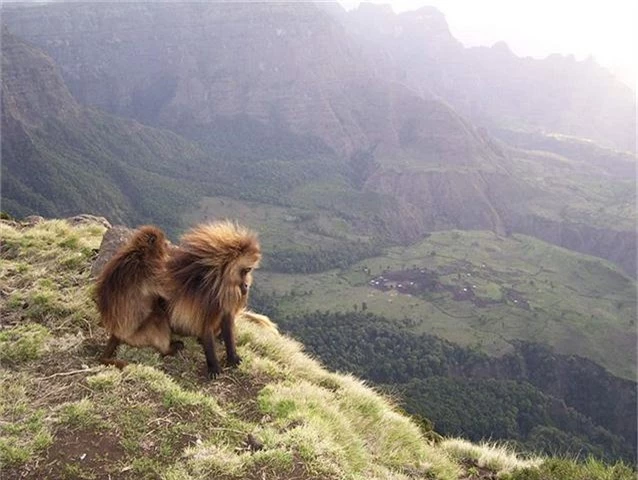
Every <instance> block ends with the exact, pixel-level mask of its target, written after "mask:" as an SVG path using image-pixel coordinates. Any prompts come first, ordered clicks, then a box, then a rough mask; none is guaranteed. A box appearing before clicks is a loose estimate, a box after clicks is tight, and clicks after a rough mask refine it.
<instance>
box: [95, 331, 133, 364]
mask: <svg viewBox="0 0 638 480" xmlns="http://www.w3.org/2000/svg"><path fill="white" fill-rule="evenodd" d="M120 343H121V342H120V339H119V338H117V337H116V336H115V335H111V336H110V337H109V341H108V342H107V344H106V348H105V349H104V353H103V354H102V357H101V358H100V363H102V364H103V365H114V366H115V367H117V368H119V369H120V370H122V369H123V368H124V367H126V366H127V365H128V363H127V362H125V361H124V360H118V359H117V358H115V352H116V351H117V347H119V345H120Z"/></svg>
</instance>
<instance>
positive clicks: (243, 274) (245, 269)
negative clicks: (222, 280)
mask: <svg viewBox="0 0 638 480" xmlns="http://www.w3.org/2000/svg"><path fill="white" fill-rule="evenodd" d="M251 271H252V268H243V269H242V270H241V274H242V276H246V275H248V274H249V273H250V272H251Z"/></svg>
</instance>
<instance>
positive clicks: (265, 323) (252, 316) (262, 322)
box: [239, 310, 279, 334]
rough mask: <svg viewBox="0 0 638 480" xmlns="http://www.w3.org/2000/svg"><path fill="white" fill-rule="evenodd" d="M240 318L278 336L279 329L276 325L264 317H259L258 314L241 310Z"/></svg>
mask: <svg viewBox="0 0 638 480" xmlns="http://www.w3.org/2000/svg"><path fill="white" fill-rule="evenodd" d="M239 316H240V317H241V318H244V319H246V320H248V321H249V322H252V323H254V324H256V325H259V326H260V327H263V328H266V329H268V330H270V331H272V332H275V333H276V334H279V329H278V328H277V324H275V323H274V322H273V321H272V320H270V318H268V317H267V316H266V315H261V314H259V313H255V312H253V311H251V310H242V311H241V313H240V314H239Z"/></svg>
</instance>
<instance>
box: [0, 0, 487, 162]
mask: <svg viewBox="0 0 638 480" xmlns="http://www.w3.org/2000/svg"><path fill="white" fill-rule="evenodd" d="M6 18H7V21H8V23H9V24H10V25H11V28H12V29H13V30H14V31H15V32H16V33H18V34H19V35H20V36H22V37H23V38H25V39H27V40H29V41H31V42H33V43H35V44H37V45H38V46H40V47H41V48H42V49H44V50H45V51H46V52H47V53H48V54H49V55H51V56H52V57H53V58H54V59H55V61H56V62H57V64H58V65H59V66H60V69H61V71H62V74H63V76H64V78H65V80H66V82H67V84H68V85H69V88H70V90H71V91H72V92H73V94H74V95H75V97H76V98H77V99H78V100H79V101H80V102H82V103H85V104H90V105H94V106H97V107H100V108H102V109H105V110H107V111H109V112H112V113H116V114H119V115H125V116H130V117H133V118H136V119H138V120H141V121H143V122H145V123H149V124H153V125H162V126H165V127H169V128H171V129H174V130H176V131H179V132H180V133H183V134H186V135H195V132H199V136H200V137H202V136H204V137H211V136H214V135H215V130H216V127H217V125H218V124H219V123H220V121H224V119H225V120H226V121H232V119H235V118H238V117H242V116H244V117H246V118H249V119H252V120H254V121H258V122H261V123H263V124H267V125H272V126H275V127H276V128H277V129H278V130H280V131H282V132H286V131H287V132H291V133H293V134H303V135H309V136H312V137H317V138H319V139H321V140H322V141H323V142H324V143H325V144H326V145H328V146H330V147H331V148H332V149H334V150H335V151H336V152H338V153H339V154H341V155H343V156H345V157H348V156H350V155H351V154H352V153H354V152H356V151H359V150H361V149H365V148H369V147H370V146H371V145H375V144H385V145H387V146H389V147H399V146H401V145H400V144H401V143H402V142H404V141H405V138H404V137H409V138H410V139H411V141H412V143H413V145H418V143H419V142H418V140H419V139H420V138H421V139H423V141H422V142H421V143H423V144H426V146H427V145H428V144H430V143H431V141H432V139H435V138H437V137H439V136H441V135H443V136H450V135H451V137H450V141H449V142H447V143H448V145H450V146H453V145H463V144H468V145H472V144H474V143H477V139H475V138H473V137H472V135H469V136H468V132H467V129H468V127H467V125H463V122H462V121H461V120H460V118H459V117H458V115H457V114H456V113H455V112H454V111H453V110H452V109H450V108H449V107H446V106H444V105H443V104H441V102H439V101H438V100H435V99H434V98H432V97H429V98H428V99H427V101H426V99H425V98H424V97H423V96H422V95H419V94H417V93H415V92H413V91H410V90H409V89H408V88H406V87H405V86H403V85H401V84H399V83H397V82H394V81H393V80H392V79H390V80H388V79H386V78H382V77H381V76H380V75H379V74H378V73H377V72H375V68H374V66H373V65H371V64H370V63H369V62H368V61H367V60H366V59H365V55H363V54H362V51H361V47H360V45H359V44H358V43H356V42H355V41H353V39H352V38H351V37H350V35H349V34H348V32H347V31H346V30H345V28H344V27H343V26H342V25H340V24H339V23H338V22H336V21H335V20H334V19H333V18H332V17H331V16H330V15H328V14H327V13H326V12H325V11H323V9H321V8H318V7H317V6H315V5H314V4H311V3H303V4H269V3H264V4H256V3H251V4H250V5H248V4H236V3H221V4H220V3H215V4H203V3H195V4H184V3H167V4H121V3H118V4H99V5H90V6H89V5H69V4H49V5H45V6H41V7H38V8H35V9H23V8H15V9H7V12H6ZM133 46H134V47H133ZM140 52H144V54H143V55H140ZM423 119H425V120H426V121H425V123H423ZM419 122H421V123H419ZM433 126H435V127H436V128H437V130H438V132H440V133H434V134H433V133H432V132H431V131H430V130H431V127H433ZM470 130H471V127H470ZM473 150H474V152H473V154H474V155H478V156H479V157H480V147H479V146H477V147H475V148H473ZM438 154H439V155H440V156H441V160H442V161H444V162H446V161H448V156H452V157H453V156H454V152H448V151H447V150H446V149H439V150H438ZM472 160H473V159H472ZM452 161H458V160H455V159H454V158H452Z"/></svg>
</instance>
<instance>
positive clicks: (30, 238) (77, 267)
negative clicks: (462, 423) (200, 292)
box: [0, 221, 634, 480]
mask: <svg viewBox="0 0 638 480" xmlns="http://www.w3.org/2000/svg"><path fill="white" fill-rule="evenodd" d="M102 233H103V228H102V227H100V226H95V225H90V224H89V225H81V226H78V227H70V226H69V225H68V224H67V223H66V222H64V221H48V222H44V223H41V224H38V225H35V226H32V227H22V226H20V225H18V224H13V223H6V222H4V223H2V224H0V234H1V236H2V238H3V245H2V263H1V270H0V280H1V282H2V296H1V297H0V307H1V308H2V311H3V318H2V330H1V331H0V347H1V348H0V361H1V362H2V364H3V366H5V367H8V368H5V369H3V370H2V373H0V382H1V383H2V388H1V389H0V392H1V393H0V416H1V417H2V421H1V422H0V469H1V473H2V477H3V478H45V477H46V478H87V479H95V478H109V476H110V477H114V476H115V477H117V478H135V479H139V478H166V479H200V478H201V479H203V478H211V476H212V477H215V478H224V479H226V478H228V479H231V478H262V477H266V478H282V479H292V478H302V479H305V478H316V479H319V478H321V479H329V478H335V479H336V478H352V479H356V478H361V479H363V478H366V479H369V478H379V479H382V478H383V479H388V478H396V479H409V478H431V479H446V480H447V479H449V480H453V479H479V478H494V477H495V476H496V475H498V476H499V478H508V479H516V480H519V479H520V480H523V479H530V478H533V479H562V478H565V479H566V478H570V479H583V480H584V479H600V480H603V479H611V478H614V479H623V480H624V479H630V478H633V475H634V473H633V472H632V471H631V470H630V469H629V468H628V467H626V466H624V465H622V464H616V465H614V466H604V465H602V464H600V463H599V462H595V461H593V460H590V461H588V462H586V463H584V464H576V463H574V462H573V461H570V460H561V459H542V458H538V459H529V460H522V459H521V458H519V457H517V456H516V455H515V454H514V453H513V452H511V451H507V450H505V449H503V448H501V447H498V448H497V447H494V446H487V445H473V444H470V443H469V442H465V441H462V440H442V441H439V442H438V443H433V442H432V441H429V440H427V438H428V436H429V435H431V433H428V432H424V431H422V430H420V429H419V427H417V425H416V424H415V423H413V422H412V421H411V420H410V419H409V418H407V417H405V416H404V415H402V414H401V413H400V412H399V411H398V410H397V408H396V407H394V406H393V405H392V401H391V400H389V399H387V398H384V397H382V396H380V395H379V394H378V393H375V392H374V391H373V390H372V389H370V388H369V387H367V386H365V385H363V384H362V383H361V382H360V381H359V380H357V379H355V378H353V377H350V376H344V375H339V374H335V373H330V372H328V371H327V370H325V369H324V368H323V367H321V365H320V364H319V363H317V362H316V361H314V360H312V359H311V358H309V357H308V356H307V355H305V354H304V353H303V351H302V349H301V346H300V345H299V344H298V343H296V342H294V341H292V340H290V339H288V338H286V337H283V336H278V335H275V334H273V333H268V332H266V331H263V330H261V329H259V328H258V327H254V326H251V325H248V324H246V323H244V322H242V321H241V320H240V322H239V326H240V331H239V349H240V353H241V354H242V356H243V358H244V362H243V363H242V365H241V366H240V368H239V369H237V370H232V371H231V370H227V371H225V372H224V374H223V375H222V377H221V378H220V379H219V380H217V381H215V382H207V381H204V380H203V378H204V375H203V365H204V362H203V356H202V354H201V351H200V350H201V349H200V347H199V346H198V345H197V344H196V342H194V341H190V340H189V341H187V346H186V349H185V351H184V352H183V353H182V354H180V355H179V356H178V357H176V358H166V359H160V358H158V356H157V355H156V354H155V353H153V352H150V351H147V350H135V349H127V348H124V349H123V351H122V354H121V355H122V357H123V358H126V359H128V360H131V361H133V362H135V365H131V366H129V367H127V368H126V369H124V370H123V371H118V370H115V369H113V368H110V367H109V368H107V367H103V366H99V365H98V364H97V362H96V358H97V355H98V352H99V350H100V348H101V347H102V346H103V344H104V341H105V335H104V332H103V331H102V330H101V329H100V328H99V327H97V318H96V312H95V309H94V306H93V304H92V302H91V300H90V291H91V281H90V279H89V278H88V273H89V269H90V262H91V258H92V257H93V256H94V254H95V253H94V252H95V249H96V248H97V247H98V245H99V243H100V241H101V236H102Z"/></svg>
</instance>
